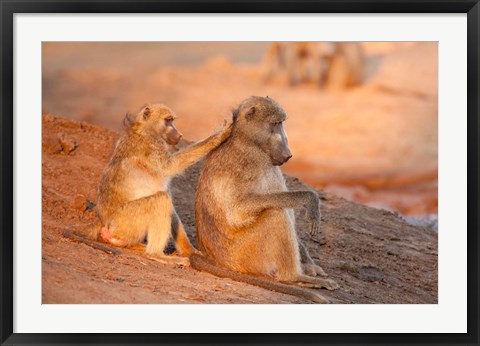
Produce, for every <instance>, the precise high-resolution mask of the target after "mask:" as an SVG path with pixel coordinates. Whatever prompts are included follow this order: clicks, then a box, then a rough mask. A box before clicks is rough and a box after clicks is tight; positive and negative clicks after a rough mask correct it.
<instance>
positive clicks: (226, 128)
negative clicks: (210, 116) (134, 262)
mask: <svg viewBox="0 0 480 346" xmlns="http://www.w3.org/2000/svg"><path fill="white" fill-rule="evenodd" d="M232 129H233V122H231V121H230V122H228V123H227V121H225V122H224V124H223V128H222V129H221V130H220V131H218V133H217V138H218V141H219V142H218V144H221V143H223V142H225V141H226V140H227V139H228V138H229V137H230V135H231V134H232Z"/></svg>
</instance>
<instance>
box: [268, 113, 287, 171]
mask: <svg viewBox="0 0 480 346" xmlns="http://www.w3.org/2000/svg"><path fill="white" fill-rule="evenodd" d="M268 125H269V130H270V136H269V139H268V142H267V143H268V145H267V147H266V152H267V153H268V155H269V156H270V160H272V164H273V165H274V166H281V165H283V164H284V163H285V162H287V161H288V160H289V159H290V158H291V157H292V152H291V151H290V148H289V147H288V138H287V134H286V133H285V129H284V127H283V121H276V122H273V123H270V124H268Z"/></svg>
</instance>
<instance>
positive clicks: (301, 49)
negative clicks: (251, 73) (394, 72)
mask: <svg viewBox="0 0 480 346" xmlns="http://www.w3.org/2000/svg"><path fill="white" fill-rule="evenodd" d="M263 68H264V72H263V78H264V80H265V81H267V82H268V81H270V80H272V79H273V78H274V77H276V76H278V75H282V74H284V75H286V76H287V79H288V82H289V84H290V85H296V84H300V83H305V82H314V83H316V84H317V85H319V86H320V87H324V86H327V87H328V88H330V89H345V88H349V87H353V86H357V85H360V84H362V83H363V79H364V74H365V55H364V53H363V49H362V46H361V44H360V43H358V42H273V43H272V44H271V45H270V47H269V48H268V49H267V51H266V54H265V57H264V66H263Z"/></svg>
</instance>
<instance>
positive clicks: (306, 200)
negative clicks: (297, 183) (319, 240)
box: [227, 191, 320, 235]
mask: <svg viewBox="0 0 480 346" xmlns="http://www.w3.org/2000/svg"><path fill="white" fill-rule="evenodd" d="M237 204H238V205H241V207H239V208H234V207H233V208H228V210H227V213H229V216H230V217H229V218H228V219H229V220H231V221H232V223H233V224H234V226H235V227H242V226H247V225H248V224H249V223H251V222H252V219H256V217H257V216H258V215H259V214H260V213H261V212H263V211H264V210H267V209H272V208H278V209H284V208H305V210H306V214H307V218H308V220H309V223H310V229H309V233H310V235H315V234H317V233H318V231H319V226H320V207H319V205H320V202H319V199H318V196H317V194H316V193H315V192H313V191H285V192H275V193H268V194H250V195H247V196H246V197H244V198H242V199H241V200H238V201H237Z"/></svg>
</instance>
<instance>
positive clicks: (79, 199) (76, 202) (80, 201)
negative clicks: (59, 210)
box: [72, 194, 89, 211]
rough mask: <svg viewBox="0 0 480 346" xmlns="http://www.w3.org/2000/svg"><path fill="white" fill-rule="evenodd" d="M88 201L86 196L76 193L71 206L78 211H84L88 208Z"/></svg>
mask: <svg viewBox="0 0 480 346" xmlns="http://www.w3.org/2000/svg"><path fill="white" fill-rule="evenodd" d="M88 203H89V201H88V200H87V197H85V195H82V194H78V195H76V196H75V198H74V199H73V202H72V208H73V209H76V210H80V211H85V210H87V208H88Z"/></svg>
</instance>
